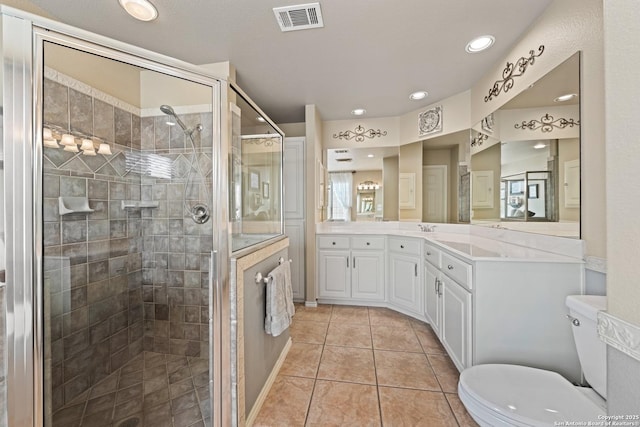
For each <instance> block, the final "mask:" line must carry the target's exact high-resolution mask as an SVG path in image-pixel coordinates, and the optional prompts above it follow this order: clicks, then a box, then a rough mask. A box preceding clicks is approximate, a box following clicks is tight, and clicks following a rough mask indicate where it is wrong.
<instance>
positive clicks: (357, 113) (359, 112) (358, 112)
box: [351, 108, 367, 116]
mask: <svg viewBox="0 0 640 427" xmlns="http://www.w3.org/2000/svg"><path fill="white" fill-rule="evenodd" d="M366 112H367V110H365V109H364V108H356V109H355V110H351V114H353V115H354V116H362V115H364V113H366Z"/></svg>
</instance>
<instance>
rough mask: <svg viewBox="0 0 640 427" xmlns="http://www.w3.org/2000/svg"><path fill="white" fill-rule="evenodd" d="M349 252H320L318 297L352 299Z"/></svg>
mask: <svg viewBox="0 0 640 427" xmlns="http://www.w3.org/2000/svg"><path fill="white" fill-rule="evenodd" d="M349 255H350V254H349V251H334V250H331V251H323V250H320V251H318V261H319V262H318V270H319V271H318V279H319V280H318V281H319V289H318V296H319V297H321V298H323V297H324V298H349V297H351V287H350V281H351V268H350V263H349Z"/></svg>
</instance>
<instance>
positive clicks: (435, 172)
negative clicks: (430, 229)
mask: <svg viewBox="0 0 640 427" xmlns="http://www.w3.org/2000/svg"><path fill="white" fill-rule="evenodd" d="M422 221H424V222H447V165H437V166H423V168H422Z"/></svg>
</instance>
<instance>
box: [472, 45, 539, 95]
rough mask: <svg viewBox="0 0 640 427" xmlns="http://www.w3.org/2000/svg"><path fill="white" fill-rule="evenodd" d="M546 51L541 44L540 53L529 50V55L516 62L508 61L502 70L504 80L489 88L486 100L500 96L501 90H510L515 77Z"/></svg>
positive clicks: (521, 73)
mask: <svg viewBox="0 0 640 427" xmlns="http://www.w3.org/2000/svg"><path fill="white" fill-rule="evenodd" d="M543 52H544V45H540V47H538V53H536V52H535V50H533V49H532V50H530V51H529V57H524V56H522V57H520V59H518V60H517V61H516V63H515V64H514V63H513V62H508V61H507V66H506V67H505V68H504V70H502V80H497V81H496V82H495V83H494V84H493V87H492V88H491V89H489V94H488V95H487V96H485V97H484V102H489V101H491V100H492V99H493V98H494V97H496V96H498V95H499V94H500V92H502V91H504V92H505V93H506V92H509V89H511V88H512V87H513V84H514V80H513V78H514V77H520V76H521V75H523V74H524V72H525V71H527V67H528V66H529V65H533V64H534V62H535V61H536V58H537V57H539V56H540V55H542V53H543Z"/></svg>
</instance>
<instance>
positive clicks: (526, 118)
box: [471, 53, 580, 238]
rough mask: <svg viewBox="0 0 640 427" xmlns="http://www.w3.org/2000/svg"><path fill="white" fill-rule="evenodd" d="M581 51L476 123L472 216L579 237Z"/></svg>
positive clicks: (481, 220) (510, 226)
mask: <svg viewBox="0 0 640 427" xmlns="http://www.w3.org/2000/svg"><path fill="white" fill-rule="evenodd" d="M579 95H580V54H579V53H576V54H574V55H573V56H572V57H570V58H569V59H567V60H566V61H565V62H563V63H562V64H560V65H559V66H557V67H556V68H555V69H553V70H552V71H551V72H549V73H548V74H546V75H545V76H544V77H542V78H541V79H539V80H538V81H537V82H536V83H534V84H532V85H531V86H530V87H529V88H527V89H526V90H524V91H523V92H522V93H520V94H519V95H518V96H516V97H515V98H513V99H512V100H511V101H509V102H507V103H506V104H505V105H503V106H502V107H501V108H500V109H499V110H497V111H495V112H494V113H493V114H491V115H490V116H488V117H486V118H485V119H484V120H482V122H481V123H478V124H476V125H475V126H473V129H472V131H471V210H472V216H471V220H472V223H474V224H480V225H483V224H484V225H491V226H495V225H499V226H501V227H504V228H508V229H514V230H520V231H527V232H533V233H540V234H549V235H556V236H565V237H573V238H579V237H580V105H579V104H580V99H579Z"/></svg>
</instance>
